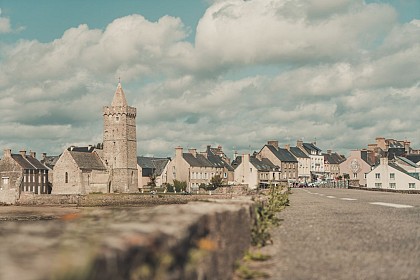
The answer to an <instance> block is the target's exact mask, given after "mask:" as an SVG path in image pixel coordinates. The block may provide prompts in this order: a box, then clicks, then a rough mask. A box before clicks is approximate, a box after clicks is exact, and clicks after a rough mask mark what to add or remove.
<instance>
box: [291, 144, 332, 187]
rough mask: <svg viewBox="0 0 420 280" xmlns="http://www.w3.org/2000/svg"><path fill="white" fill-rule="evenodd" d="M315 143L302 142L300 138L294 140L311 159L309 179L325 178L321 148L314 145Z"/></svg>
mask: <svg viewBox="0 0 420 280" xmlns="http://www.w3.org/2000/svg"><path fill="white" fill-rule="evenodd" d="M315 145H316V143H315V142H314V143H304V142H303V141H302V140H298V141H297V142H296V146H297V147H298V148H299V149H301V150H302V151H303V152H304V153H306V154H307V155H308V156H309V158H310V159H311V180H312V181H316V180H318V179H325V178H324V177H325V167H324V156H323V155H322V153H321V151H322V150H321V149H319V148H318V147H317V146H315Z"/></svg>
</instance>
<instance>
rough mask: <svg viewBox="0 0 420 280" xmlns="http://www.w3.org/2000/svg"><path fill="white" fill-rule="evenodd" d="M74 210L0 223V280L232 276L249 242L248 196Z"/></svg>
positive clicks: (219, 277) (251, 204) (249, 203)
mask: <svg viewBox="0 0 420 280" xmlns="http://www.w3.org/2000/svg"><path fill="white" fill-rule="evenodd" d="M37 208H39V207H37ZM76 210H77V211H76V212H75V213H73V214H66V215H64V216H62V217H61V218H60V219H58V220H49V221H48V220H47V221H37V222H13V221H7V222H1V230H0V248H2V250H0V279H23V280H25V279H28V280H30V279H116V280H119V279H159V280H160V279H163V280H164V279H222V280H223V279H231V276H232V273H233V271H234V264H235V261H236V260H238V259H239V258H240V257H241V256H242V255H243V253H244V252H245V250H247V248H248V247H249V245H250V230H251V224H252V223H251V221H252V218H253V216H252V213H253V202H252V201H251V200H250V199H248V198H247V199H229V200H227V199H225V200H211V201H207V202H190V203H188V204H185V205H162V206H157V207H152V208H139V207H122V208H109V207H107V208H84V209H80V208H79V209H76ZM0 218H1V217H0ZM14 244H19V246H18V247H16V246H15V245H14ZM19 248H22V249H19ZM51 260H54V261H51Z"/></svg>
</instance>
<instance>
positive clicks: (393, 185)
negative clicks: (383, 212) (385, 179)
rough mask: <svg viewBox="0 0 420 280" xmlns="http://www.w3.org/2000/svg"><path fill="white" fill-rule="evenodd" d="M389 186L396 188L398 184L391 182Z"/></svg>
mask: <svg viewBox="0 0 420 280" xmlns="http://www.w3.org/2000/svg"><path fill="white" fill-rule="evenodd" d="M389 188H390V189H396V188H397V185H396V184H395V183H389Z"/></svg>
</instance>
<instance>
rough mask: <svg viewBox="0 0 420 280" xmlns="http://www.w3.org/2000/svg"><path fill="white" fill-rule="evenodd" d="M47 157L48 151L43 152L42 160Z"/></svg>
mask: <svg viewBox="0 0 420 280" xmlns="http://www.w3.org/2000/svg"><path fill="white" fill-rule="evenodd" d="M46 158H47V153H42V157H41V160H42V161H45V159H46Z"/></svg>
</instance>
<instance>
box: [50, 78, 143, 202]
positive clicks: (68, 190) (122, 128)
mask: <svg viewBox="0 0 420 280" xmlns="http://www.w3.org/2000/svg"><path fill="white" fill-rule="evenodd" d="M103 122H104V130H103V144H102V145H98V147H96V148H94V147H92V146H88V147H70V148H69V149H67V150H65V151H64V152H63V154H62V155H61V156H60V158H59V159H58V161H57V162H56V163H55V166H54V169H53V171H54V175H53V181H54V185H53V193H54V194H85V193H91V192H102V193H113V192H120V193H123V192H124V193H127V192H138V188H137V185H138V179H137V178H138V174H137V172H138V171H137V140H136V139H137V138H136V108H133V107H130V106H128V105H127V100H126V98H125V94H124V91H123V89H122V86H121V83H118V86H117V90H116V91H115V94H114V98H113V100H112V103H111V106H105V107H104V108H103Z"/></svg>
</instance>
